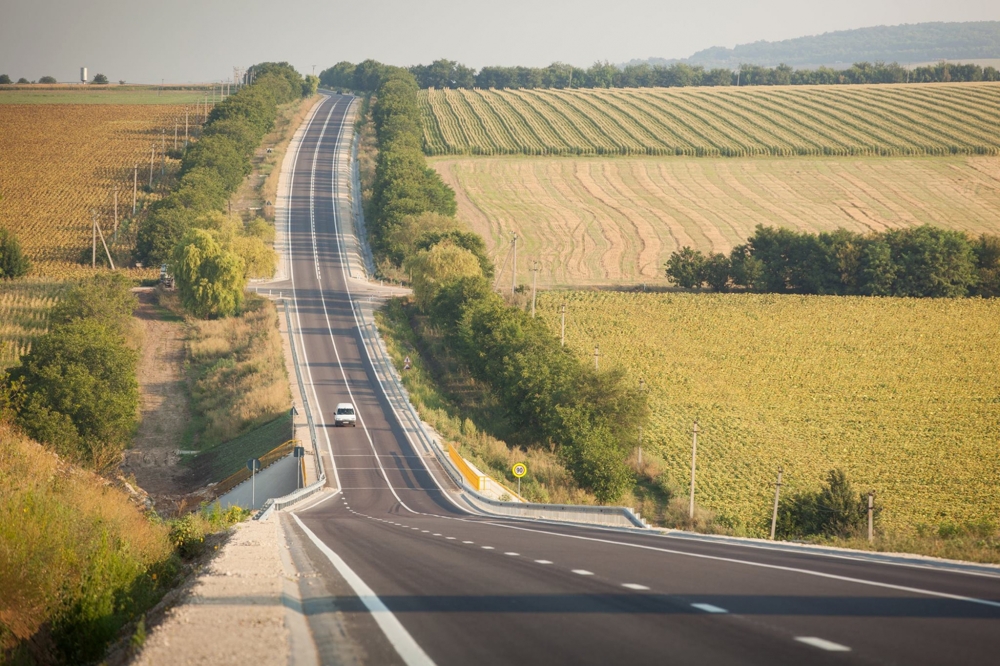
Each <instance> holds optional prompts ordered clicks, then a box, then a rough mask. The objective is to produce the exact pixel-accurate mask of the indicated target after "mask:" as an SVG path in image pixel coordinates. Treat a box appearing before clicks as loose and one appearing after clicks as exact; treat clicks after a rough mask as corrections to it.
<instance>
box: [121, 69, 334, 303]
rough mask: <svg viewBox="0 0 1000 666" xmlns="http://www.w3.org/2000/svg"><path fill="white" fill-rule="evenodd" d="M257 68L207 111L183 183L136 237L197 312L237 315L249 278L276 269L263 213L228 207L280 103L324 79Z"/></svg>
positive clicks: (142, 253) (185, 162) (142, 254)
mask: <svg viewBox="0 0 1000 666" xmlns="http://www.w3.org/2000/svg"><path fill="white" fill-rule="evenodd" d="M252 71H253V76H252V80H253V83H252V84H250V85H247V86H245V87H243V88H241V89H240V90H239V91H237V92H236V93H234V94H232V95H230V96H229V97H227V98H226V99H225V100H223V101H222V102H220V103H219V104H217V105H216V106H215V108H213V109H212V111H211V113H209V115H208V120H207V121H206V123H205V126H204V128H203V130H202V135H201V138H200V139H199V140H198V141H197V142H195V143H193V144H192V145H191V146H190V147H189V148H188V149H187V150H186V151H185V152H184V155H183V157H182V160H181V170H180V177H179V179H178V181H177V185H176V186H175V187H174V189H173V191H172V192H171V193H170V194H169V195H167V196H166V197H164V198H163V199H161V200H160V201H158V202H156V203H155V204H153V205H152V207H151V210H150V213H149V215H148V216H147V218H146V220H145V222H144V223H143V224H142V226H141V227H140V228H139V231H138V235H137V239H136V254H137V258H138V259H139V260H140V261H142V262H143V263H144V264H146V265H147V266H155V265H158V264H169V265H170V266H171V269H172V272H173V275H174V278H175V281H176V284H177V288H178V291H179V292H180V296H181V301H182V303H183V304H184V306H185V308H186V309H188V310H189V311H190V312H191V313H192V314H194V315H195V316H198V317H211V316H228V315H232V314H235V313H236V312H237V311H238V310H239V308H240V306H241V304H242V300H243V290H244V287H245V286H246V281H247V279H248V278H249V277H256V276H266V275H270V274H271V273H272V272H273V270H274V263H275V258H274V252H273V250H271V249H270V248H269V247H268V246H267V244H266V240H268V239H270V238H271V236H272V235H273V229H272V228H271V227H270V225H268V224H267V223H266V222H264V221H263V220H260V219H256V220H254V221H252V222H251V223H250V224H248V225H244V224H243V223H242V222H240V221H238V220H236V219H234V218H231V217H228V216H227V215H225V214H224V213H223V211H224V210H225V207H226V204H227V202H228V200H229V197H230V195H231V194H232V193H233V192H235V191H236V189H237V188H238V187H239V186H240V184H241V183H242V182H243V179H244V178H245V177H246V176H247V175H248V174H249V173H250V172H251V170H252V164H251V158H252V157H253V154H254V151H256V149H257V146H258V145H260V142H261V140H262V139H263V138H264V136H265V135H266V134H267V133H268V132H270V131H271V130H272V129H273V128H274V122H275V119H276V118H277V115H278V106H279V105H280V104H285V103H288V102H291V101H294V100H295V99H298V98H299V97H302V96H307V95H311V94H313V93H314V92H315V90H316V85H317V84H318V80H317V79H316V78H315V77H306V78H303V77H302V76H301V75H300V74H299V73H298V72H297V71H295V69H294V68H292V67H291V66H290V65H289V64H288V63H284V62H282V63H263V64H258V65H254V66H253V68H252Z"/></svg>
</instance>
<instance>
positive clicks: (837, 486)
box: [775, 469, 881, 539]
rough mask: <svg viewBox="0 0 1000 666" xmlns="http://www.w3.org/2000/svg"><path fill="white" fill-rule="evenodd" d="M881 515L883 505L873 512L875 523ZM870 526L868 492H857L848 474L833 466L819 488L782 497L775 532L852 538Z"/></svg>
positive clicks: (780, 534) (787, 534) (800, 536)
mask: <svg viewBox="0 0 1000 666" xmlns="http://www.w3.org/2000/svg"><path fill="white" fill-rule="evenodd" d="M880 515H881V507H880V506H879V505H877V504H876V506H875V511H874V512H873V520H875V521H876V523H877V521H878V519H879V516H880ZM867 527H868V495H867V493H860V494H859V493H855V491H854V489H853V488H852V487H851V483H850V481H848V479H847V474H845V473H844V471H843V470H841V469H832V470H830V471H829V472H828V473H827V476H826V482H825V483H824V484H823V486H822V487H821V488H820V489H819V490H818V491H811V492H810V491H805V492H799V493H794V494H791V495H788V496H787V497H783V498H782V499H781V502H780V504H779V507H778V522H777V525H776V530H775V532H776V534H777V535H778V536H780V537H781V538H786V539H788V538H802V537H809V536H823V537H849V536H856V535H859V534H861V533H862V532H864V531H866V530H867Z"/></svg>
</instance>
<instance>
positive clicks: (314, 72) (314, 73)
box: [313, 65, 316, 76]
mask: <svg viewBox="0 0 1000 666" xmlns="http://www.w3.org/2000/svg"><path fill="white" fill-rule="evenodd" d="M313 76H316V65H313Z"/></svg>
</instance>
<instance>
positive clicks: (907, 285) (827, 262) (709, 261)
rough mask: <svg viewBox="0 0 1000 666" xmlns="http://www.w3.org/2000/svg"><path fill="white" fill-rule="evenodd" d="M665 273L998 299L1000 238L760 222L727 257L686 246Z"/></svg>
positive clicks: (697, 282) (687, 278)
mask: <svg viewBox="0 0 1000 666" xmlns="http://www.w3.org/2000/svg"><path fill="white" fill-rule="evenodd" d="M666 270H667V277H669V278H670V279H671V280H672V281H673V282H674V283H675V284H677V285H679V286H681V287H684V288H687V289H691V288H694V287H701V286H704V285H708V286H709V287H711V288H712V289H714V290H715V291H725V290H726V289H728V288H729V287H730V286H737V287H744V288H748V289H752V290H754V291H759V292H768V293H797V294H837V295H846V294H850V295H865V296H911V297H961V296H983V297H987V298H989V297H994V296H998V295H1000V236H995V235H991V234H985V233H984V234H982V235H980V236H979V237H978V238H971V237H969V236H967V235H966V234H964V233H962V232H960V231H950V230H947V229H940V228H938V227H934V226H931V225H922V226H919V227H909V228H905V229H892V230H889V231H885V232H880V233H871V234H859V233H855V232H851V231H847V230H844V229H838V230H837V231H833V232H824V233H820V234H811V233H798V232H795V231H792V230H790V229H782V228H777V227H765V226H763V225H758V226H757V228H756V231H755V232H754V234H753V235H752V236H751V237H750V238H749V239H747V242H746V243H745V244H743V245H739V246H737V247H735V248H733V250H732V252H731V253H730V254H729V255H728V256H726V255H724V254H721V253H710V254H709V255H708V256H705V255H704V254H702V253H701V252H700V251H697V250H692V249H691V248H689V247H684V248H682V249H681V250H680V251H679V252H674V253H673V254H672V255H671V256H670V259H669V260H668V261H667V264H666Z"/></svg>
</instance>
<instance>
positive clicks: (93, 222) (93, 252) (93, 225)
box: [90, 208, 871, 503]
mask: <svg viewBox="0 0 1000 666" xmlns="http://www.w3.org/2000/svg"><path fill="white" fill-rule="evenodd" d="M90 233H91V235H93V237H94V239H93V242H92V243H91V246H90V267H91V268H97V212H96V211H95V210H94V209H93V208H91V209H90ZM869 503H871V502H869Z"/></svg>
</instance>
